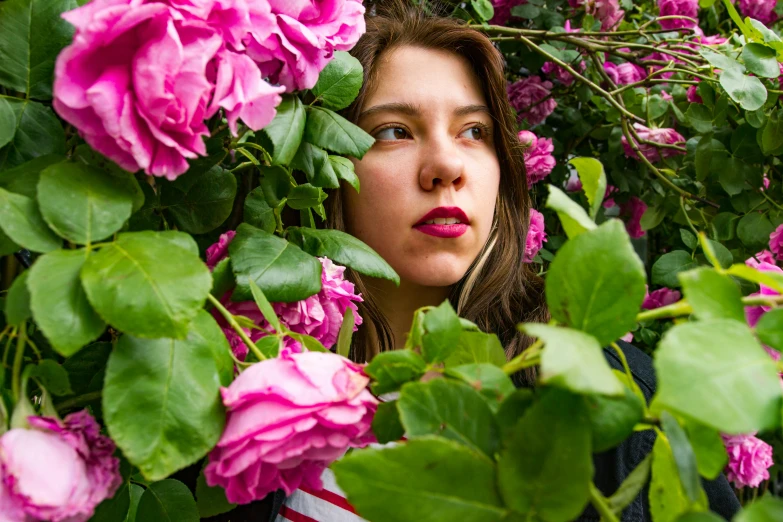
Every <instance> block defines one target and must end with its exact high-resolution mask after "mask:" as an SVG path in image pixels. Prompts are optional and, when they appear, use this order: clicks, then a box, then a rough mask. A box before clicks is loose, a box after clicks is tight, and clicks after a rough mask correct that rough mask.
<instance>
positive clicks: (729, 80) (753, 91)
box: [720, 69, 767, 111]
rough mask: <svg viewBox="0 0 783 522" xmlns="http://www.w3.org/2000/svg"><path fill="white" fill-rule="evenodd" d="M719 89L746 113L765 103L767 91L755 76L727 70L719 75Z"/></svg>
mask: <svg viewBox="0 0 783 522" xmlns="http://www.w3.org/2000/svg"><path fill="white" fill-rule="evenodd" d="M720 84H721V87H723V88H724V89H726V92H727V93H729V96H731V99H732V100H734V101H735V102H737V103H739V104H740V106H741V107H742V108H743V109H745V110H746V111H755V110H756V109H758V108H760V107H761V106H762V105H764V102H766V101H767V89H766V88H765V87H764V84H763V83H761V80H759V79H758V78H756V77H755V76H748V75H746V74H743V73H742V72H740V71H739V70H738V69H728V70H725V71H723V73H721V75H720Z"/></svg>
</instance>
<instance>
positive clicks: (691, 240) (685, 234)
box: [680, 228, 699, 250]
mask: <svg viewBox="0 0 783 522" xmlns="http://www.w3.org/2000/svg"><path fill="white" fill-rule="evenodd" d="M680 238H681V239H682V242H683V243H685V246H687V247H688V248H690V249H691V250H696V247H697V246H699V240H698V239H696V236H694V235H693V234H692V233H691V232H689V231H688V230H685V229H684V228H681V229H680Z"/></svg>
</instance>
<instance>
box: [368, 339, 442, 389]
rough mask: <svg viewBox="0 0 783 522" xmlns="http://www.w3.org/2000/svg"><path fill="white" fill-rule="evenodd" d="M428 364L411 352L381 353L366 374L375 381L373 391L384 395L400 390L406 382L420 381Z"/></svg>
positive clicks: (374, 359)
mask: <svg viewBox="0 0 783 522" xmlns="http://www.w3.org/2000/svg"><path fill="white" fill-rule="evenodd" d="M426 368H427V363H426V362H425V361H424V359H422V358H421V355H419V354H418V353H416V352H413V351H411V350H394V351H391V352H381V353H379V354H378V355H376V356H375V357H373V359H372V361H370V364H368V365H367V366H366V367H365V368H364V372H365V373H366V374H367V375H369V376H370V377H371V378H372V379H373V381H374V382H373V384H372V391H373V393H374V394H375V395H383V394H384V393H388V392H392V391H395V390H398V389H400V387H401V386H402V385H403V384H405V383H406V382H410V381H415V380H418V379H419V377H421V376H422V375H424V372H425V370H426Z"/></svg>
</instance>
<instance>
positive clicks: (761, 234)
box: [9, 212, 775, 248]
mask: <svg viewBox="0 0 783 522" xmlns="http://www.w3.org/2000/svg"><path fill="white" fill-rule="evenodd" d="M774 230H775V226H774V225H773V224H772V223H771V222H770V220H769V218H768V217H767V216H766V215H765V214H760V213H758V212H750V213H748V214H745V215H744V216H742V218H741V219H740V220H739V223H737V237H739V239H740V241H742V242H743V243H744V244H745V246H747V247H750V248H756V247H763V246H765V245H766V244H767V243H768V242H769V235H770V234H771V233H772V232H774ZM9 235H10V234H9Z"/></svg>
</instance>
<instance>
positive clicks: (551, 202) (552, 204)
mask: <svg viewBox="0 0 783 522" xmlns="http://www.w3.org/2000/svg"><path fill="white" fill-rule="evenodd" d="M548 187H549V197H548V198H547V200H546V207H547V208H551V209H552V210H554V211H555V212H557V217H558V218H560V223H562V225H563V230H565V232H566V235H568V237H569V238H571V239H573V238H575V237H576V236H578V235H579V234H581V233H582V232H585V231H587V230H593V229H595V223H593V220H592V219H590V216H588V215H587V212H585V209H583V208H582V207H581V206H579V203H577V202H576V201H574V200H572V199H571V198H569V197H568V196H567V195H566V194H565V192H563V191H562V190H560V189H559V188H557V187H555V186H553V185H549V186H548Z"/></svg>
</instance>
